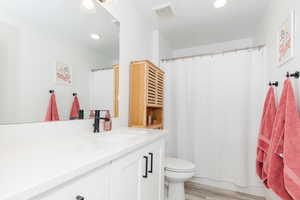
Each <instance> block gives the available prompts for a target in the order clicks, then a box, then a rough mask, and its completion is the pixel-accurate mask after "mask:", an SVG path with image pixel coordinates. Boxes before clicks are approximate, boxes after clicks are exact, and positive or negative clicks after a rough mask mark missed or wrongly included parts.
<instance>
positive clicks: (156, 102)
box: [129, 60, 165, 128]
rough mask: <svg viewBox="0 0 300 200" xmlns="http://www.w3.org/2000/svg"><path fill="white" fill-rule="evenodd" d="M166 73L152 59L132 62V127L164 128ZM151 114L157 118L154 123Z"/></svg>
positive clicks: (130, 124)
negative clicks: (150, 120) (150, 119)
mask: <svg viewBox="0 0 300 200" xmlns="http://www.w3.org/2000/svg"><path fill="white" fill-rule="evenodd" d="M164 74H165V73H164V71H163V70H162V69H160V68H159V67H157V66H155V65H154V64H153V63H151V62H150V61H147V60H146V61H135V62H132V63H131V73H130V119H129V126H130V127H141V128H163V106H164V105H163V104H164ZM149 116H152V117H154V118H155V119H156V120H155V122H153V123H152V124H149V120H148V118H149Z"/></svg>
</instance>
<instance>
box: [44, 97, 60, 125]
mask: <svg viewBox="0 0 300 200" xmlns="http://www.w3.org/2000/svg"><path fill="white" fill-rule="evenodd" d="M58 120H59V116H58V111H57V105H56V98H55V94H54V93H52V94H51V97H50V102H49V106H48V111H47V114H46V118H45V121H58Z"/></svg>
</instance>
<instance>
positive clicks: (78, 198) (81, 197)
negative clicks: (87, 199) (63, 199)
mask: <svg viewBox="0 0 300 200" xmlns="http://www.w3.org/2000/svg"><path fill="white" fill-rule="evenodd" d="M76 200H84V197H83V196H80V195H78V196H77V197H76Z"/></svg>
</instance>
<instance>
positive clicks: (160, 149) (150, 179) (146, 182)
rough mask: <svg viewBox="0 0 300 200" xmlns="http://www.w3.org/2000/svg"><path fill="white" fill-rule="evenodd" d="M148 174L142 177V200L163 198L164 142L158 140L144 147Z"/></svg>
mask: <svg viewBox="0 0 300 200" xmlns="http://www.w3.org/2000/svg"><path fill="white" fill-rule="evenodd" d="M144 155H145V156H147V157H148V160H149V161H148V175H147V178H146V179H143V184H142V200H163V199H164V168H163V166H164V164H163V162H164V143H163V141H160V142H158V143H155V144H153V145H150V146H149V147H147V148H146V150H145V152H144Z"/></svg>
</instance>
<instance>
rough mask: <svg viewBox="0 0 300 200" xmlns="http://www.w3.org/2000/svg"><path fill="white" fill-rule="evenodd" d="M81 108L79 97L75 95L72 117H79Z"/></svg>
mask: <svg viewBox="0 0 300 200" xmlns="http://www.w3.org/2000/svg"><path fill="white" fill-rule="evenodd" d="M79 110H80V104H79V100H78V97H77V96H75V97H74V101H73V105H72V108H71V113H70V119H71V120H73V119H78V112H79Z"/></svg>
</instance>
